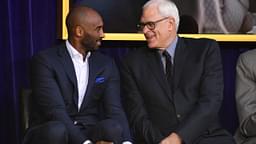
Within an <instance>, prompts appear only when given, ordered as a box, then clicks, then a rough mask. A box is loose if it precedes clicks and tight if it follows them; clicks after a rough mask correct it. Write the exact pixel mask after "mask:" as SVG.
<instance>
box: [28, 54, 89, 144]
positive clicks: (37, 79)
mask: <svg viewBox="0 0 256 144" xmlns="http://www.w3.org/2000/svg"><path fill="white" fill-rule="evenodd" d="M55 74H56V71H55V70H54V66H52V63H51V62H50V61H49V58H48V57H47V56H43V55H39V56H37V57H34V59H33V61H32V89H33V99H34V103H36V105H37V106H38V108H39V109H40V111H41V112H42V114H41V115H42V116H43V117H44V119H46V120H48V121H60V122H62V123H63V124H65V126H66V128H67V131H68V134H69V139H70V141H71V142H72V143H74V144H81V143H82V142H83V141H85V140H86V139H87V138H86V137H85V136H84V135H82V133H81V132H80V130H79V129H78V128H77V127H75V126H74V124H73V121H72V120H71V119H70V117H69V115H68V113H67V111H66V107H65V103H64V100H63V96H62V94H61V90H60V87H59V85H58V82H57V79H56V75H55Z"/></svg>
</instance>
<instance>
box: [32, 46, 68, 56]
mask: <svg viewBox="0 0 256 144" xmlns="http://www.w3.org/2000/svg"><path fill="white" fill-rule="evenodd" d="M65 51H67V50H66V46H65V44H61V45H57V46H53V47H50V48H46V49H43V50H41V51H39V52H37V53H35V54H34V55H33V58H42V57H47V58H56V55H58V54H61V53H63V52H65Z"/></svg>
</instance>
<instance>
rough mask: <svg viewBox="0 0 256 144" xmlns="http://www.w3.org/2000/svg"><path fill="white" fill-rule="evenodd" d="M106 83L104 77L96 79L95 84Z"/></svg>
mask: <svg viewBox="0 0 256 144" xmlns="http://www.w3.org/2000/svg"><path fill="white" fill-rule="evenodd" d="M104 81H105V78H104V77H96V79H95V83H96V84H100V83H103V82H104Z"/></svg>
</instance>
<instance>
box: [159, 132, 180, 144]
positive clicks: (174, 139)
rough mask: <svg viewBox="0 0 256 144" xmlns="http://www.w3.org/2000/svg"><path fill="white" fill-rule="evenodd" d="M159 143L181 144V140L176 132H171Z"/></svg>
mask: <svg viewBox="0 0 256 144" xmlns="http://www.w3.org/2000/svg"><path fill="white" fill-rule="evenodd" d="M160 144H182V140H181V138H180V137H179V136H178V135H177V134H176V133H171V134H170V135H169V136H168V137H166V138H165V139H163V140H162V141H161V142H160Z"/></svg>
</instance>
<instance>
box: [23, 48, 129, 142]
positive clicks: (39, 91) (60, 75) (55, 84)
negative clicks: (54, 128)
mask: <svg viewBox="0 0 256 144" xmlns="http://www.w3.org/2000/svg"><path fill="white" fill-rule="evenodd" d="M119 84H120V82H119V73H118V70H117V68H116V65H115V63H114V62H113V60H112V59H110V58H109V57H107V56H104V55H103V54H101V53H99V52H92V53H91V56H90V57H89V80H88V86H87V90H86V93H85V96H84V99H83V102H82V105H81V108H80V110H78V106H77V105H78V88H77V79H76V74H75V69H74V66H73V63H72V60H71V57H70V55H69V53H68V51H67V48H66V46H65V45H60V46H58V47H55V48H51V49H47V50H45V51H42V52H40V53H39V54H38V55H36V56H34V58H33V60H32V90H33V94H32V115H31V119H30V120H31V121H30V122H31V123H30V125H31V126H30V127H31V129H33V128H34V127H37V126H38V125H41V124H44V123H47V122H49V121H57V122H60V123H62V124H64V126H65V128H66V130H67V133H68V139H69V140H68V141H69V142H70V143H72V144H81V143H82V142H83V141H85V140H87V139H90V138H89V137H88V135H89V134H90V132H89V130H90V128H91V127H93V126H95V125H96V124H97V123H98V122H100V121H101V120H104V119H111V120H114V121H116V122H117V123H119V124H120V125H121V127H122V131H123V134H122V141H125V140H130V133H129V128H128V123H127V120H126V116H125V114H124V112H123V109H122V105H121V100H120V88H119V87H120V86H119ZM28 133H30V130H28ZM39 141H40V140H39Z"/></svg>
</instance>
